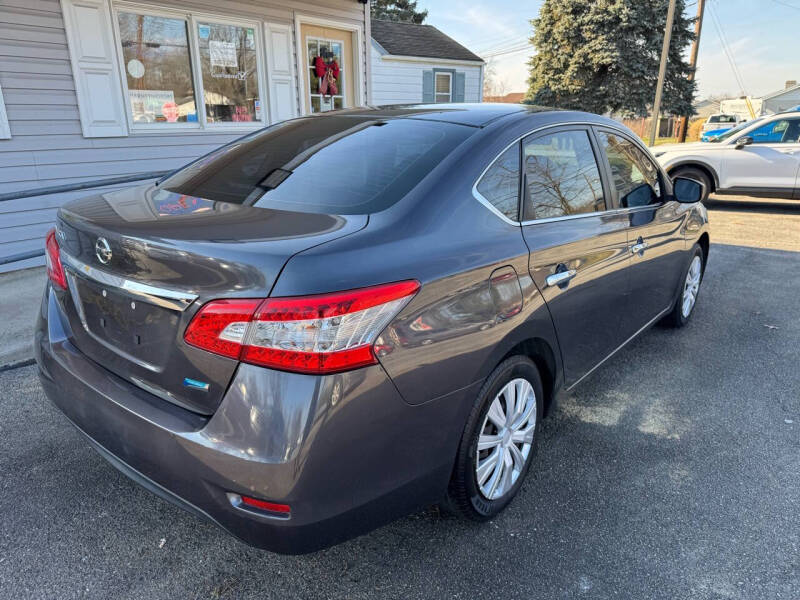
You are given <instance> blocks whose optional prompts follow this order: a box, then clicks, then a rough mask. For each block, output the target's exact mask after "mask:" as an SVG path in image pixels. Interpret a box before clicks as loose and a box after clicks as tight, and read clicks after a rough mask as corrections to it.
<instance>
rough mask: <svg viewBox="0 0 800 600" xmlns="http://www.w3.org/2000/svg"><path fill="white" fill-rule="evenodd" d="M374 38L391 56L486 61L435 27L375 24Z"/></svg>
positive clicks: (376, 21)
mask: <svg viewBox="0 0 800 600" xmlns="http://www.w3.org/2000/svg"><path fill="white" fill-rule="evenodd" d="M371 27H372V38H373V39H374V40H375V41H376V42H378V43H379V44H380V45H381V46H382V47H383V49H384V50H386V51H387V52H388V53H389V54H394V55H396V56H421V57H425V58H446V59H451V60H473V61H481V62H483V59H482V58H481V57H480V56H478V55H477V54H474V53H473V52H471V51H470V50H468V49H467V48H465V47H464V46H462V45H461V44H459V43H458V42H457V41H455V40H454V39H453V38H451V37H448V36H446V35H445V34H443V33H442V32H441V31H439V30H438V29H436V27H433V26H432V25H417V24H416V23H399V22H396V21H378V20H376V19H373V20H372V21H371Z"/></svg>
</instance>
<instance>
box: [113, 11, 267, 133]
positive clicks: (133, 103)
mask: <svg viewBox="0 0 800 600" xmlns="http://www.w3.org/2000/svg"><path fill="white" fill-rule="evenodd" d="M117 23H118V26H119V42H120V46H121V48H120V58H121V62H122V64H121V69H122V70H123V73H124V78H123V81H124V83H125V91H126V93H127V97H128V111H129V118H130V121H131V126H132V128H133V129H146V128H150V129H153V128H156V129H166V128H172V127H174V128H187V127H188V128H211V127H215V126H220V125H223V126H227V127H242V126H247V127H252V126H253V125H258V126H260V125H262V124H263V123H264V122H265V117H266V113H265V111H264V110H262V93H261V89H262V81H263V72H262V69H261V65H260V61H259V51H260V41H259V37H258V28H257V25H256V24H247V23H230V22H226V21H225V20H224V19H219V20H217V19H207V18H199V19H195V17H194V16H193V15H191V14H190V15H178V14H169V13H164V14H159V13H150V12H149V11H143V10H142V11H140V10H132V9H131V10H128V9H127V8H124V7H123V8H120V10H119V11H118V12H117Z"/></svg>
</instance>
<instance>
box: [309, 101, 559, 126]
mask: <svg viewBox="0 0 800 600" xmlns="http://www.w3.org/2000/svg"><path fill="white" fill-rule="evenodd" d="M555 110H556V109H553V108H547V107H542V106H533V105H528V104H501V103H490V102H481V103H477V104H469V103H452V104H444V103H443V104H394V105H388V106H367V107H359V108H351V109H345V110H337V111H335V112H333V113H330V114H336V115H351V116H356V117H373V118H383V119H402V118H408V119H422V120H426V121H441V122H444V123H457V124H459V125H469V126H471V127H485V126H486V125H488V124H490V123H491V122H493V121H496V120H497V119H501V118H503V117H506V116H508V115H514V114H516V115H524V114H530V113H540V112H550V111H555ZM324 114H329V113H322V114H320V116H323V117H324Z"/></svg>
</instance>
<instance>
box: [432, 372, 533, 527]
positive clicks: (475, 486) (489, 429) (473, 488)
mask: <svg viewBox="0 0 800 600" xmlns="http://www.w3.org/2000/svg"><path fill="white" fill-rule="evenodd" d="M542 394H543V392H542V381H541V378H540V377H539V371H538V370H537V369H536V365H535V364H534V363H533V361H531V360H530V359H529V358H527V357H525V356H514V357H512V358H509V359H507V360H505V361H503V362H502V363H501V364H500V365H498V367H497V368H496V369H495V370H494V371H493V372H492V374H491V375H490V376H489V378H488V379H487V380H486V383H484V385H483V387H482V388H481V391H480V392H479V394H478V397H477V399H476V401H475V405H474V406H473V409H472V412H471V413H470V416H469V419H468V421H467V425H466V427H465V428H464V433H463V435H462V438H461V444H460V446H459V450H458V456H457V457H456V464H455V468H454V469H453V475H452V477H451V480H450V485H449V488H448V494H447V506H448V507H449V508H450V509H452V510H453V511H454V512H455V513H457V514H459V515H460V516H462V517H466V518H468V519H473V520H476V521H485V520H487V519H490V518H492V517H493V516H495V515H496V514H497V513H499V512H500V511H501V510H503V509H504V508H505V507H506V506H507V505H508V503H509V502H511V500H512V499H513V498H514V496H515V495H516V494H517V491H518V490H519V488H520V487H521V485H522V481H523V479H524V478H525V475H526V473H527V472H528V469H529V468H530V464H531V461H532V459H533V456H534V453H535V450H536V441H537V439H538V438H537V432H538V430H539V421H540V419H541V416H542Z"/></svg>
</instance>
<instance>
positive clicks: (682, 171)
mask: <svg viewBox="0 0 800 600" xmlns="http://www.w3.org/2000/svg"><path fill="white" fill-rule="evenodd" d="M670 177H673V178H674V177H685V178H686V179H691V180H692V181H696V182H698V183H702V184H703V185H704V186H705V190H704V191H703V197H702V198H700V201H701V202H705V201H706V199H707V198H708V195H709V194H710V193H711V178H710V177H709V176H708V175H706V173H705V171H703V170H701V169H698V168H697V167H679V168H678V169H675V170H674V171H672V172H671V173H670Z"/></svg>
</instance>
